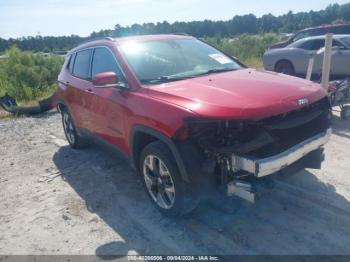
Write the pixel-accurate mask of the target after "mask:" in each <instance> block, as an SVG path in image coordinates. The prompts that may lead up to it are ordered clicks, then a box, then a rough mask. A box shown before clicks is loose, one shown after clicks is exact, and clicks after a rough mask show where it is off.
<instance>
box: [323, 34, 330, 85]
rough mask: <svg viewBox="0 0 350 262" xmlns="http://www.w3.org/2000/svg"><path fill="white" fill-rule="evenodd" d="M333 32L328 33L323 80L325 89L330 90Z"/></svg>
mask: <svg viewBox="0 0 350 262" xmlns="http://www.w3.org/2000/svg"><path fill="white" fill-rule="evenodd" d="M332 42H333V34H326V41H325V50H324V55H323V67H322V82H321V85H322V87H323V88H324V89H326V90H328V85H329V73H330V70H331V59H332Z"/></svg>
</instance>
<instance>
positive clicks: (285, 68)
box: [275, 60, 295, 76]
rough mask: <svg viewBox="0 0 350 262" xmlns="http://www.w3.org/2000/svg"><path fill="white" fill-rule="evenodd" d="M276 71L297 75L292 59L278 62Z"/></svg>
mask: <svg viewBox="0 0 350 262" xmlns="http://www.w3.org/2000/svg"><path fill="white" fill-rule="evenodd" d="M275 71H276V72H278V73H282V74H286V75H292V76H293V75H295V71H294V66H293V64H292V63H291V62H290V61H287V60H281V61H279V62H277V64H276V66H275Z"/></svg>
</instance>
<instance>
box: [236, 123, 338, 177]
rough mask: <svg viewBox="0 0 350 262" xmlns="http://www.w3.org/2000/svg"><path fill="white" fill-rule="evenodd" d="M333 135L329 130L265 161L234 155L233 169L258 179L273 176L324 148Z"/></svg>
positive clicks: (264, 159)
mask: <svg viewBox="0 0 350 262" xmlns="http://www.w3.org/2000/svg"><path fill="white" fill-rule="evenodd" d="M331 133H332V129H331V128H329V129H328V130H327V131H325V132H322V133H320V134H318V135H316V136H313V137H311V138H309V139H307V140H305V141H303V142H301V143H299V144H297V145H295V146H293V147H291V148H289V149H288V150H286V151H284V152H282V153H280V154H277V155H274V156H271V157H267V158H263V159H256V158H249V157H241V156H237V155H232V168H233V169H235V170H244V171H247V172H249V173H252V174H254V175H255V176H256V177H263V176H267V175H270V174H273V173H275V172H277V171H280V170H281V169H283V168H285V167H287V166H289V165H291V164H293V163H294V162H296V161H297V160H299V159H301V158H302V157H304V156H305V155H307V154H308V153H310V152H312V151H314V150H316V149H318V148H320V147H322V146H323V145H324V144H326V143H327V142H328V140H329V139H330V136H331Z"/></svg>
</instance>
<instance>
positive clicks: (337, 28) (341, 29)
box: [269, 24, 350, 49]
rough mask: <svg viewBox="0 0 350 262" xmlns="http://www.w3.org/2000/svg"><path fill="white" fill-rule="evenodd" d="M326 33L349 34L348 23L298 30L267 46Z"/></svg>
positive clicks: (279, 46)
mask: <svg viewBox="0 0 350 262" xmlns="http://www.w3.org/2000/svg"><path fill="white" fill-rule="evenodd" d="M328 33H332V34H335V35H348V34H350V24H335V25H322V26H318V27H311V28H306V29H303V30H300V31H298V32H296V33H295V34H293V35H292V36H290V37H289V38H288V39H287V40H285V41H282V42H279V43H276V44H274V45H272V46H270V47H269V49H274V48H283V47H286V46H287V45H290V44H291V43H294V42H296V41H298V40H300V39H303V38H306V37H312V36H321V35H325V34H328Z"/></svg>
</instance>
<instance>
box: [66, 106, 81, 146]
mask: <svg viewBox="0 0 350 262" xmlns="http://www.w3.org/2000/svg"><path fill="white" fill-rule="evenodd" d="M61 115H62V125H63V131H64V135H65V136H66V139H67V141H68V143H69V145H70V146H71V147H72V148H74V149H81V148H84V147H85V146H86V145H87V141H86V139H85V138H84V137H82V136H80V135H79V134H78V132H77V129H76V126H75V124H74V121H73V118H72V116H71V115H70V113H69V111H68V110H67V109H66V108H62V109H61Z"/></svg>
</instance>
